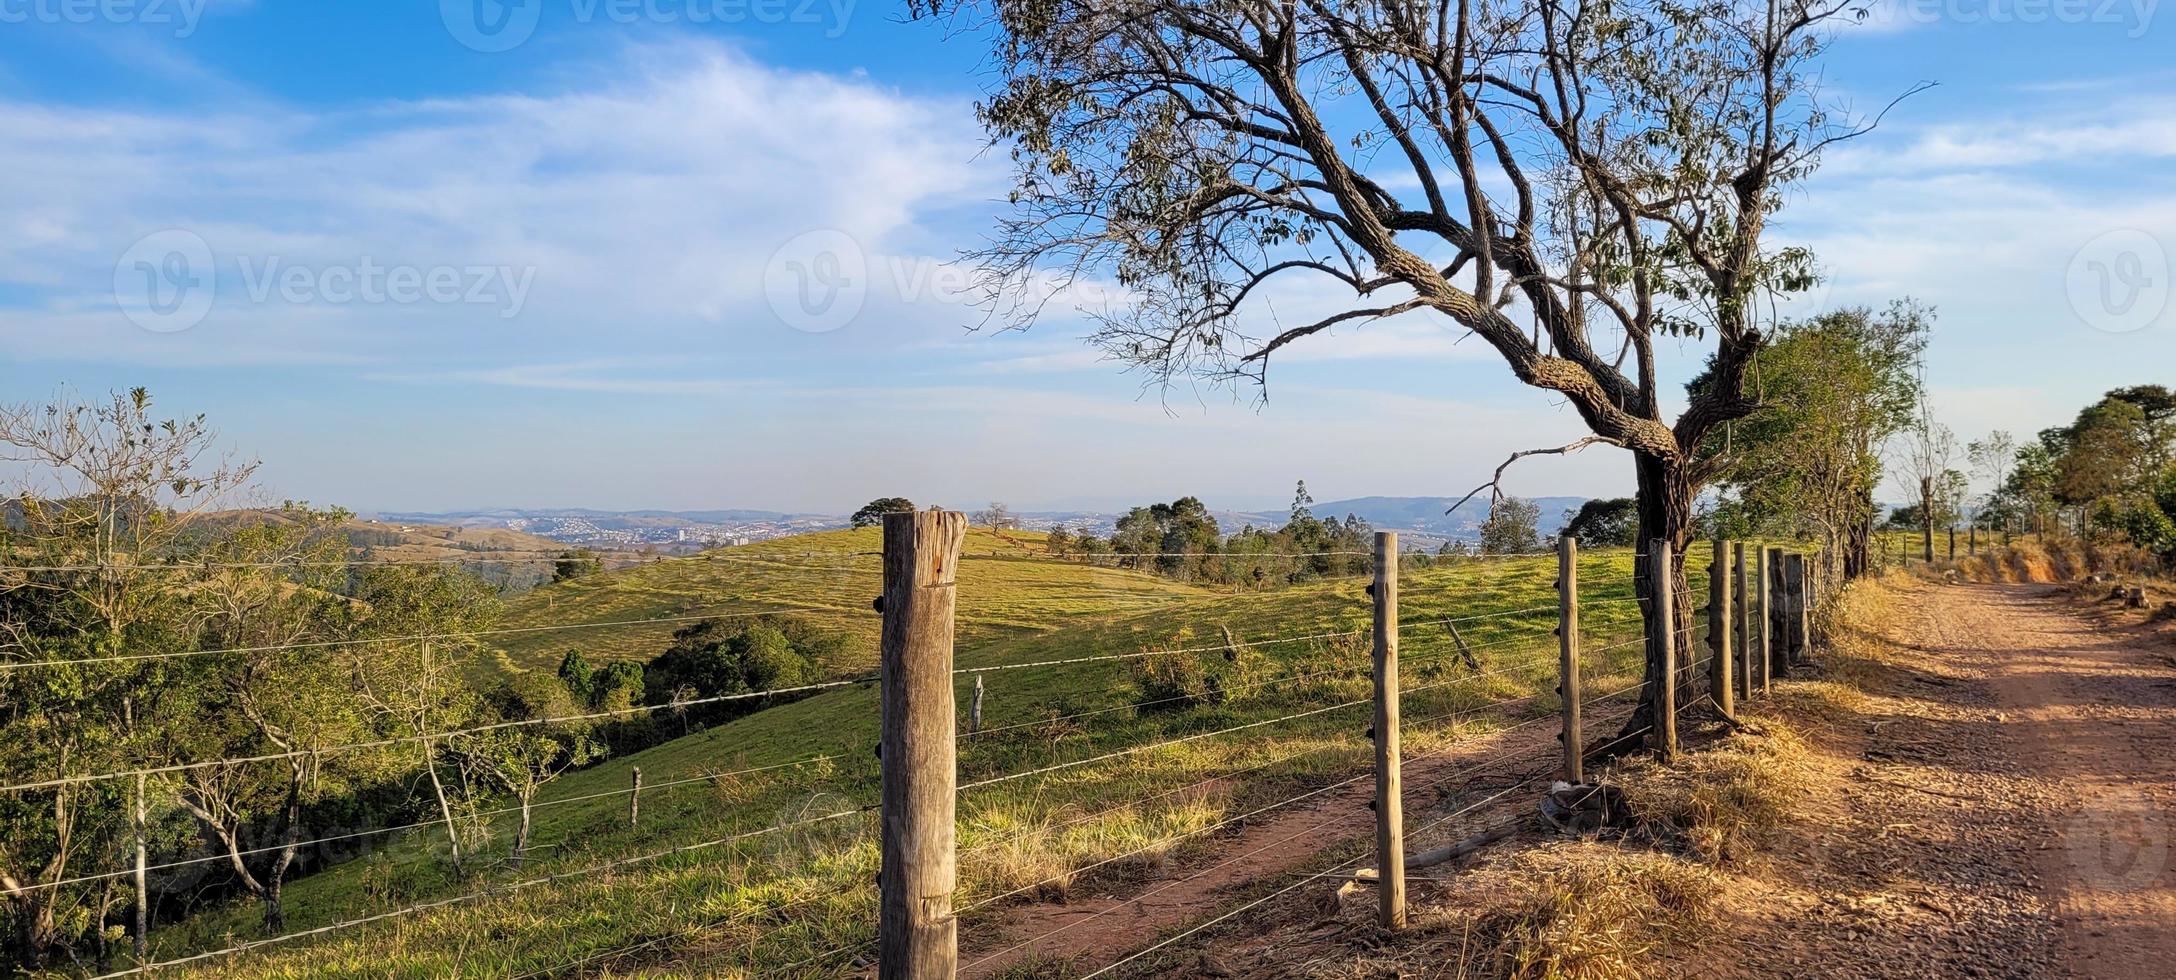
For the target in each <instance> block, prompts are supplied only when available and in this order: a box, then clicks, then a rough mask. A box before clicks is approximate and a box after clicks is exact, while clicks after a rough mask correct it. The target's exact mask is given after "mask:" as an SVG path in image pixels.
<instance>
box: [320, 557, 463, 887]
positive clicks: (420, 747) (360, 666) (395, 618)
mask: <svg viewBox="0 0 2176 980" xmlns="http://www.w3.org/2000/svg"><path fill="white" fill-rule="evenodd" d="M355 598H356V608H357V610H358V612H357V616H356V620H357V621H356V623H355V626H354V631H353V634H352V635H353V638H354V639H355V640H357V641H360V642H357V643H354V644H352V645H350V646H348V647H346V648H345V654H346V658H345V666H346V668H347V669H348V671H349V674H350V676H351V678H352V688H353V691H354V695H355V697H356V698H357V699H358V700H359V701H360V702H361V704H362V705H363V706H364V707H365V708H367V709H368V710H369V711H370V712H371V713H372V714H373V715H374V716H375V717H376V718H377V720H378V724H379V725H381V726H382V727H383V728H384V729H385V730H386V731H387V732H388V733H390V734H394V735H397V736H398V737H402V738H405V739H410V740H413V745H414V748H413V749H412V750H411V751H413V752H414V753H415V754H416V756H417V761H418V762H419V763H420V765H419V768H420V769H421V770H422V771H423V773H424V774H425V775H426V776H427V777H428V779H429V783H430V787H431V795H432V797H433V799H434V800H435V801H436V802H437V804H438V812H439V817H440V819H441V821H442V822H443V824H444V827H445V832H446V843H447V847H448V849H449V857H450V858H451V861H452V864H453V868H454V872H455V874H460V873H462V869H463V863H462V859H463V854H464V850H465V848H464V846H463V842H462V833H461V830H460V820H459V819H458V814H456V812H455V809H456V807H457V806H459V805H461V804H462V803H463V802H464V801H463V800H462V799H460V798H459V797H458V794H457V793H456V792H455V790H454V789H453V788H451V787H449V786H448V784H447V782H446V778H445V774H444V772H443V771H442V769H443V766H444V764H445V763H446V762H447V761H449V760H448V758H447V754H448V753H449V751H450V749H449V747H448V746H447V745H446V744H445V740H444V739H443V738H441V737H440V736H441V734H442V733H444V732H447V731H451V730H454V729H458V728H461V727H462V726H464V725H468V724H471V723H472V722H474V721H475V720H476V718H477V716H478V713H479V710H478V709H479V708H480V707H481V701H482V699H481V697H480V696H479V695H478V693H477V692H476V690H475V689H474V688H472V687H471V686H470V685H469V683H468V680H467V678H468V673H469V670H470V668H471V667H472V666H473V662H474V659H475V657H476V656H477V654H479V653H480V652H481V651H482V647H481V645H480V644H478V643H477V642H476V640H475V639H474V638H473V635H472V634H474V633H475V632H476V631H478V630H482V629H486V628H489V626H490V625H491V624H492V623H494V622H496V621H497V619H498V615H499V603H498V598H497V596H496V595H495V594H494V593H493V591H492V589H491V587H490V586H489V585H487V584H486V583H485V582H484V581H483V580H481V579H478V578H476V577H475V576H473V575H469V574H466V573H464V572H462V571H460V570H459V569H454V568H441V567H428V566H408V565H380V566H373V567H371V568H368V569H365V570H364V572H363V575H362V580H361V582H360V583H359V585H358V586H357V588H356V592H355ZM451 761H455V762H458V761H459V760H451Z"/></svg>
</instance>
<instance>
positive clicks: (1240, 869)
mask: <svg viewBox="0 0 2176 980" xmlns="http://www.w3.org/2000/svg"><path fill="white" fill-rule="evenodd" d="M1875 594H1876V595H1878V596H1880V597H1882V602H1883V603H1885V604H1886V608H1885V609H1884V610H1883V615H1881V616H1879V625H1878V626H1868V627H1861V628H1864V629H1867V630H1869V632H1868V633H1867V634H1865V637H1864V639H1866V640H1867V641H1868V645H1870V646H1874V647H1878V648H1880V649H1882V650H1884V651H1886V653H1885V654H1884V657H1883V659H1882V660H1881V661H1878V662H1877V661H1869V662H1867V663H1865V664H1859V665H1858V666H1856V667H1854V670H1860V669H1862V668H1863V671H1864V676H1857V677H1854V678H1853V680H1854V681H1855V682H1856V683H1857V685H1858V687H1857V688H1850V687H1845V686H1839V685H1828V686H1827V687H1826V689H1827V690H1831V691H1835V690H1847V691H1849V692H1850V693H1848V695H1845V696H1844V699H1843V700H1842V701H1841V702H1839V703H1831V704H1829V706H1828V707H1826V708H1822V709H1819V710H1814V709H1813V708H1812V707H1811V704H1812V702H1811V701H1807V700H1804V699H1806V698H1811V697H1813V693H1812V692H1813V691H1815V690H1816V689H1819V688H1821V687H1822V686H1820V685H1814V686H1812V687H1808V688H1807V689H1806V691H1805V693H1802V694H1801V695H1799V696H1798V697H1799V698H1800V700H1799V701H1796V702H1794V701H1793V700H1792V699H1791V697H1790V696H1789V695H1788V694H1786V696H1784V697H1783V698H1782V699H1781V700H1779V701H1778V702H1776V705H1777V707H1776V708H1770V709H1765V710H1787V711H1789V712H1790V714H1791V715H1792V723H1793V724H1794V725H1797V726H1799V727H1801V728H1803V729H1804V730H1805V732H1806V736H1807V742H1808V744H1809V749H1810V751H1809V752H1808V754H1807V758H1808V762H1807V764H1808V765H1809V766H1811V767H1814V768H1815V769H1816V770H1818V771H1817V772H1816V773H1814V774H1813V776H1814V780H1815V782H1816V783H1817V784H1818V785H1820V786H1822V787H1825V788H1824V789H1823V790H1822V791H1821V792H1820V794H1819V795H1818V796H1817V798H1816V799H1814V800H1813V802H1812V803H1811V804H1810V807H1811V812H1810V813H1806V814H1803V815H1802V816H1801V818H1800V819H1799V820H1797V821H1796V822H1795V825H1794V826H1793V827H1792V828H1791V829H1790V830H1789V832H1787V833H1785V834H1784V835H1783V839H1782V840H1780V841H1779V842H1777V843H1776V846H1775V849H1774V850H1773V851H1771V852H1769V853H1766V854H1764V855H1761V856H1760V857H1758V858H1756V859H1754V861H1753V862H1752V863H1750V864H1748V865H1746V866H1743V867H1740V868H1738V869H1737V873H1735V874H1733V875H1731V876H1730V879H1731V881H1732V884H1730V885H1729V886H1728V887H1727V889H1726V891H1725V892H1724V894H1723V896H1722V898H1721V901H1722V904H1723V906H1724V907H1725V911H1724V912H1723V913H1722V915H1721V917H1720V918H1721V928H1720V933H1719V934H1716V935H1706V936H1703V937H1700V938H1698V939H1695V940H1693V941H1691V942H1688V943H1686V944H1683V945H1678V944H1674V943H1671V944H1665V947H1664V948H1662V949H1659V950H1657V953H1658V954H1659V957H1660V962H1658V963H1656V964H1655V968H1654V970H1653V971H1652V972H1653V973H1654V975H1657V976H1670V977H1685V978H1701V980H1710V978H1712V980H1726V978H1727V980H1738V978H1755V977H1758V978H1775V977H1791V978H1797V977H1823V978H1827V977H1849V978H1853V980H1870V978H1896V980H1905V978H1911V980H1919V978H1928V977H1990V978H1992V977H2002V978H2016V980H2043V978H2051V977H2077V978H2085V980H2146V978H2154V980H2159V978H2166V977H2172V976H2176V636H2172V631H2171V630H2170V629H2169V628H2168V627H2166V626H2162V627H2155V626H2152V625H2140V624H2137V623H2135V622H2130V621H2128V620H2126V621H2123V622H2118V621H2117V620H2116V618H2115V614H2114V613H2113V612H2112V611H2109V610H2104V609H2097V608H2092V607H2088V606H2086V605H2084V604H2082V603H2079V602H2077V601H2074V600H2072V599H2070V598H2068V597H2067V596H2066V595H2064V594H2063V592H2062V591H2061V590H2060V589H2059V588H2057V587H2054V586H2046V585H1944V584H1936V583H1931V582H1920V583H1906V584H1902V585H1890V586H1885V587H1883V589H1882V590H1880V591H1878V592H1877V593H1875ZM2130 618H2131V619H2135V618H2136V616H2135V614H2130ZM1876 663H1878V666H1874V665H1872V664H1876ZM1861 688H1863V693H1861V690H1860V689H1861ZM1794 703H1796V704H1799V705H1800V707H1796V708H1791V707H1786V706H1788V705H1791V704H1794ZM1755 710H1756V712H1758V711H1760V710H1764V709H1759V708H1756V709H1755ZM1408 785H1409V786H1411V785H1413V781H1412V779H1411V777H1410V776H1409V779H1408ZM1358 796H1359V794H1358V793H1357V792H1355V793H1352V794H1341V795H1337V796H1334V797H1333V798H1330V799H1325V800H1323V801H1321V802H1320V803H1319V804H1317V805H1315V806H1311V807H1307V808H1304V809H1301V810H1297V811H1294V812H1292V813H1288V814H1281V815H1280V816H1279V818H1278V819H1273V820H1269V821H1265V822H1263V823H1261V824H1258V825H1250V826H1249V827H1248V829H1247V831H1246V832H1244V833H1242V834H1240V835H1238V836H1237V837H1236V838H1234V839H1233V840H1231V841H1230V842H1229V844H1230V845H1231V846H1230V848H1229V849H1228V850H1225V851H1223V852H1222V853H1220V855H1219V856H1218V857H1217V858H1215V859H1214V861H1218V862H1225V863H1222V864H1216V863H1209V864H1207V865H1206V866H1204V867H1194V868H1185V869H1174V870H1173V871H1172V872H1171V873H1169V874H1166V875H1163V876H1160V877H1161V879H1162V880H1160V881H1152V882H1150V883H1146V884H1144V885H1140V886H1136V887H1134V888H1131V889H1128V890H1127V892H1126V893H1124V894H1120V895H1108V896H1102V895H1099V896H1095V897H1092V898H1084V899H1082V900H1077V901H1076V902H1075V903H1074V904H1073V905H1070V906H1062V905H1061V906H1029V907H1026V908H1020V909H1015V910H1013V912H1012V913H1011V915H1010V916H1009V917H1008V921H1006V922H1004V923H1002V924H1000V925H998V926H996V928H994V929H990V930H988V931H986V932H984V933H983V934H982V935H979V936H977V937H975V939H974V940H973V941H970V942H967V943H966V944H965V945H967V946H968V947H969V950H970V951H971V952H972V953H975V954H977V956H970V957H969V959H975V958H978V957H987V959H985V960H984V961H983V962H980V963H978V964H976V967H975V969H973V970H969V971H967V972H968V973H969V974H972V975H976V976H988V975H993V974H995V973H999V972H1002V971H1003V969H1004V968H1008V967H1019V966H1022V965H1025V964H1026V963H1028V962H1030V961H1031V960H1045V961H1047V960H1050V959H1057V960H1065V961H1070V963H1071V965H1072V967H1073V969H1076V970H1085V969H1087V968H1092V967H1094V966H1097V965H1102V964H1107V963H1110V962H1112V961H1113V960H1115V959H1117V958H1119V957H1121V956H1123V955H1124V954H1125V953H1127V952H1128V951H1130V950H1133V949H1137V948H1139V947H1141V946H1142V945H1145V944H1147V943H1148V942H1150V941H1152V940H1153V939H1154V938H1155V937H1156V936H1157V935H1158V934H1159V933H1165V932H1168V931H1169V930H1172V929H1174V928H1177V927H1182V926H1184V925H1187V924H1189V923H1194V922H1200V921H1203V920H1206V919H1209V918H1212V917H1214V916H1215V915H1216V914H1217V913H1218V912H1220V911H1222V910H1224V909H1226V908H1229V907H1231V906H1233V905H1234V904H1235V903H1236V902H1237V901H1238V900H1239V899H1240V897H1242V896H1243V895H1245V894H1246V890H1247V888H1248V886H1249V885H1250V883H1256V884H1258V883H1259V882H1261V881H1263V880H1265V879H1272V878H1289V877H1291V876H1290V875H1289V873H1288V872H1289V871H1290V870H1291V869H1292V868H1294V867H1297V866H1299V865H1300V864H1302V863H1303V862H1304V860H1305V858H1306V857H1307V856H1308V854H1310V853H1311V852H1313V851H1316V850H1320V849H1322V848H1326V847H1330V846H1333V845H1334V844H1336V843H1338V842H1340V841H1344V840H1349V839H1350V838H1352V837H1354V836H1355V835H1362V834H1364V832H1365V830H1366V826H1365V823H1366V819H1365V811H1364V809H1363V808H1362V807H1361V805H1360V804H1361V802H1362V801H1361V800H1360V799H1359V798H1358ZM1338 815H1342V816H1343V819H1338ZM1326 816H1328V817H1331V819H1330V820H1329V821H1328V822H1327V823H1325V822H1324V821H1325V817H1326ZM1295 828H1297V829H1298V830H1299V831H1300V832H1299V833H1297V834H1295V833H1294V829H1295ZM1234 856H1236V859H1234ZM1328 887H1329V886H1328V885H1323V886H1321V887H1320V888H1317V889H1315V891H1317V892H1326V891H1327V889H1328ZM1309 894H1310V895H1312V894H1313V893H1309ZM1315 897H1320V896H1315ZM1307 898H1308V896H1307V895H1301V896H1295V898H1293V899H1291V900H1289V901H1304V900H1306V899H1307ZM1289 901H1288V904H1289ZM1286 912H1287V913H1289V914H1283V915H1278V916H1271V917H1269V918H1267V919H1264V920H1263V921H1262V922H1260V923H1256V924H1254V925H1250V926H1244V927H1241V928H1239V929H1237V930H1236V931H1232V930H1230V929H1227V930H1225V931H1224V932H1223V933H1221V934H1219V935H1217V936H1215V937H1214V938H1207V937H1200V936H1197V937H1192V938H1190V939H1189V940H1187V943H1188V944H1189V945H1187V946H1185V947H1182V950H1183V953H1182V955H1181V956H1180V957H1179V958H1178V959H1177V961H1176V962H1179V963H1181V964H1184V965H1182V966H1179V967H1178V968H1177V969H1176V972H1173V971H1171V970H1170V969H1168V968H1167V970H1166V972H1165V973H1163V974H1158V975H1182V974H1183V975H1198V974H1199V973H1201V972H1204V970H1205V969H1206V968H1204V967H1202V966H1200V965H1199V964H1200V963H1209V962H1212V961H1214V960H1216V959H1218V958H1224V959H1229V960H1232V961H1233V962H1246V963H1250V964H1253V967H1250V968H1247V969H1240V970H1238V971H1237V973H1238V974H1241V975H1245V974H1248V973H1252V974H1253V975H1264V976H1267V975H1277V976H1298V975H1317V974H1316V973H1314V972H1312V971H1309V972H1305V973H1300V972H1292V971H1291V970H1286V969H1283V968H1281V967H1277V966H1272V965H1267V964H1272V963H1274V962H1275V957H1274V956H1271V955H1270V954H1269V953H1267V952H1264V950H1265V949H1274V948H1275V947H1278V946H1291V945H1293V944H1295V942H1298V943H1303V944H1304V943H1311V942H1318V941H1321V940H1322V939H1323V938H1324V937H1325V936H1330V937H1340V938H1341V939H1345V940H1350V939H1353V938H1354V937H1353V936H1350V935H1346V931H1349V930H1346V927H1345V926H1340V925H1338V924H1336V922H1335V921H1334V920H1328V919H1322V918H1320V917H1319V914H1318V913H1312V912H1306V911H1304V910H1302V911H1299V912H1294V911H1293V910H1289V909H1288V910H1286ZM1280 922H1281V923H1282V924H1283V925H1282V927H1281V928H1280V926H1279V923H1280ZM1323 929H1328V930H1330V932H1329V933H1323V932H1321V931H1320V930H1323ZM1295 930H1297V931H1295ZM1307 930H1315V931H1307ZM1340 930H1346V931H1340ZM1368 935H1373V934H1372V933H1369V934H1368ZM1360 938H1361V939H1367V937H1366V936H1361V937H1360ZM1385 939H1386V937H1381V936H1376V937H1375V938H1373V939H1367V941H1368V942H1383V941H1385ZM1388 941H1390V942H1395V940H1388ZM1356 942H1357V941H1356ZM1357 945H1359V946H1365V945H1366V943H1365V942H1357ZM993 954H994V955H993ZM1197 956H1198V957H1200V958H1201V959H1199V960H1198V961H1197V960H1195V959H1192V958H1191V957H1197ZM1166 962H1167V963H1169V962H1173V961H1171V960H1167V961H1166ZM1445 968H1446V969H1449V966H1448V965H1447V964H1446V965H1445ZM1263 971H1267V972H1263ZM1059 972H1063V971H1059ZM1150 972H1153V971H1150ZM1212 972H1222V971H1212ZM1340 975H1344V974H1340ZM1350 975H1352V976H1374V975H1377V974H1376V973H1372V972H1369V971H1368V970H1366V969H1361V968H1359V967H1358V966H1355V967H1354V970H1353V972H1351V974H1350ZM1446 975H1448V974H1446Z"/></svg>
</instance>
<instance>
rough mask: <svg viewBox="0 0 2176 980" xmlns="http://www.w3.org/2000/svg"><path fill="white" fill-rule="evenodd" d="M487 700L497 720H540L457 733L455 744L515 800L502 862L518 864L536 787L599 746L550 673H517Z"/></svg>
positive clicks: (591, 757) (587, 758)
mask: <svg viewBox="0 0 2176 980" xmlns="http://www.w3.org/2000/svg"><path fill="white" fill-rule="evenodd" d="M490 701H491V709H492V710H491V713H492V714H495V715H497V717H498V720H500V721H527V722H542V723H540V724H529V725H522V726H519V727H508V728H499V729H494V730H491V731H486V732H478V733H476V734H473V735H466V736H462V739H461V742H460V744H459V745H458V746H457V751H459V752H461V753H462V754H463V755H465V756H467V757H468V759H469V762H470V764H471V765H472V766H473V767H474V768H475V769H476V771H478V772H480V773H482V774H483V776H484V778H485V779H486V780H487V781H488V782H489V783H490V784H491V785H492V786H494V787H496V788H498V789H501V790H504V791H506V792H508V793H511V794H513V797H514V799H515V800H516V801H517V802H518V804H519V806H520V808H521V820H520V823H518V824H517V825H516V827H515V830H514V846H513V851H512V854H511V856H510V857H509V859H508V863H510V864H511V865H513V866H514V867H516V868H519V867H521V864H522V862H523V861H524V860H526V859H527V857H528V854H529V835H530V830H531V828H532V826H533V824H532V823H531V822H530V819H529V813H530V808H531V806H532V805H533V804H534V803H535V802H536V794H537V791H538V790H541V789H543V788H544V786H545V785H546V784H548V783H550V782H551V781H552V780H554V779H557V778H559V776H560V775H561V774H562V773H565V772H566V771H567V770H568V769H571V768H574V767H575V766H581V765H587V764H588V763H590V762H592V761H595V760H596V759H598V758H600V757H602V756H603V754H604V747H603V745H602V744H601V743H600V742H599V741H598V740H597V739H596V738H595V737H594V736H593V734H592V728H593V726H592V725H591V724H590V723H589V722H587V721H582V720H577V719H576V718H575V717H574V716H577V715H580V714H582V713H583V710H582V708H581V706H578V705H577V704H576V703H575V701H574V698H573V696H572V693H571V692H570V691H568V690H567V687H566V685H564V684H562V683H560V682H559V679H558V678H556V677H550V676H546V675H543V674H537V673H527V674H521V675H518V676H516V677H515V678H513V679H512V680H510V681H508V682H507V683H506V685H505V686H504V687H502V688H500V689H499V690H498V691H497V692H495V693H494V694H493V695H492V697H491V698H490Z"/></svg>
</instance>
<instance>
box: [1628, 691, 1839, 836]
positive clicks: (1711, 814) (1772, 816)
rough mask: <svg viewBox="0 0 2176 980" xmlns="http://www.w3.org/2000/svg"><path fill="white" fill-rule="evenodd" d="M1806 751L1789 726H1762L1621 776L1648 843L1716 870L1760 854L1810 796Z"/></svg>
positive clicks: (1777, 722)
mask: <svg viewBox="0 0 2176 980" xmlns="http://www.w3.org/2000/svg"><path fill="white" fill-rule="evenodd" d="M1806 755H1807V748H1806V744H1805V742H1804V741H1803V740H1801V739H1800V738H1799V737H1798V734H1797V732H1795V731H1793V730H1792V729H1791V728H1790V727H1789V726H1788V725H1786V724H1785V723H1784V722H1782V721H1780V720H1773V719H1763V720H1762V721H1761V723H1760V730H1759V731H1758V732H1754V731H1739V732H1735V733H1732V734H1731V735H1729V736H1726V737H1725V738H1723V739H1722V740H1720V741H1718V742H1715V743H1714V744H1712V745H1710V746H1709V747H1708V748H1707V749H1705V750H1704V751H1700V752H1695V753H1691V754H1689V755H1686V756H1683V757H1681V758H1680V759H1679V761H1678V762H1677V763H1676V764H1674V765H1668V766H1665V765H1661V764H1658V763H1655V762H1652V761H1645V760H1642V761H1639V762H1635V763H1632V764H1630V765H1628V766H1626V767H1624V768H1623V769H1621V770H1620V772H1619V775H1617V776H1616V777H1615V781H1616V782H1617V783H1618V784H1619V785H1621V786H1622V787H1623V788H1624V791H1625V796H1626V799H1627V801H1628V802H1630V803H1631V805H1632V812H1633V813H1634V814H1635V815H1636V817H1637V818H1638V820H1639V822H1640V830H1641V832H1642V833H1643V834H1644V835H1645V836H1646V837H1648V838H1650V839H1652V840H1654V841H1656V842H1658V843H1662V844H1665V845H1667V846H1670V847H1674V848H1678V849H1681V850H1682V851H1683V852H1684V853H1687V854H1689V855H1692V856H1693V857H1696V858H1697V859H1699V860H1701V861H1703V862H1706V863H1710V864H1735V863H1739V862H1742V861H1745V860H1747V859H1749V858H1751V857H1753V856H1754V855H1756V854H1758V853H1760V851H1761V850H1762V849H1763V846H1764V845H1765V843H1766V842H1767V840H1768V838H1769V836H1770V835H1771V834H1773V833H1774V832H1775V831H1776V830H1777V829H1778V828H1779V827H1781V826H1782V825H1783V824H1784V823H1785V822H1786V821H1787V820H1789V819H1790V816H1791V814H1792V812H1793V810H1794V809H1795V808H1796V806H1797V804H1798V802H1799V801H1801V800H1803V799H1805V798H1806V796H1807V795H1808V793H1809V792H1810V791H1811V787H1810V785H1809V777H1808V773H1809V772H1810V768H1809V766H1808V761H1807V758H1806Z"/></svg>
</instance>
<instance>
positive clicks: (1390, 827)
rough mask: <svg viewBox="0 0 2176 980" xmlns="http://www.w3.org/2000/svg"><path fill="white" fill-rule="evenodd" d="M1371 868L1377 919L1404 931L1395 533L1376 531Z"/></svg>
mask: <svg viewBox="0 0 2176 980" xmlns="http://www.w3.org/2000/svg"><path fill="white" fill-rule="evenodd" d="M1368 591H1369V593H1371V594H1372V596H1373V598H1374V600H1375V867H1376V869H1377V870H1376V889H1375V890H1376V898H1377V900H1378V902H1379V905H1378V909H1377V912H1378V920H1379V921H1380V922H1381V924H1382V927H1383V928H1385V929H1402V928H1405V807H1404V802H1405V795H1404V790H1403V788H1402V786H1401V785H1400V782H1399V776H1400V773H1399V765H1400V763H1399V757H1398V532H1396V531H1377V532H1375V583H1374V585H1373V586H1371V587H1370V588H1369V589H1368Z"/></svg>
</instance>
